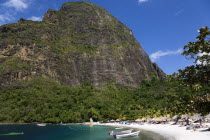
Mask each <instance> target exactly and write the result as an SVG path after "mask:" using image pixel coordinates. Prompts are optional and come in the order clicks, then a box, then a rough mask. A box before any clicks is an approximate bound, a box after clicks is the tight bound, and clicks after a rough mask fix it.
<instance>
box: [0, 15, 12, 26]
mask: <svg viewBox="0 0 210 140" xmlns="http://www.w3.org/2000/svg"><path fill="white" fill-rule="evenodd" d="M12 20H14V17H13V16H12V15H11V14H9V13H5V14H0V25H2V24H5V23H6V22H8V21H12Z"/></svg>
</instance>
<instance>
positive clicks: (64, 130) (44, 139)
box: [0, 125, 165, 140]
mask: <svg viewBox="0 0 210 140" xmlns="http://www.w3.org/2000/svg"><path fill="white" fill-rule="evenodd" d="M112 130H113V131H121V130H117V129H115V128H114V127H107V126H93V127H90V126H88V125H87V126H86V125H47V126H45V127H40V126H36V125H0V134H5V133H11V132H24V135H17V136H0V140H114V138H113V136H110V135H108V134H107V132H108V131H112ZM122 139H123V140H165V138H163V137H162V136H160V135H157V134H154V133H151V132H147V131H141V132H140V134H139V136H138V137H130V138H122Z"/></svg>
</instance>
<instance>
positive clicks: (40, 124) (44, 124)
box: [37, 123, 47, 126]
mask: <svg viewBox="0 0 210 140" xmlns="http://www.w3.org/2000/svg"><path fill="white" fill-rule="evenodd" d="M46 125H47V124H46V123H38V124H37V126H46Z"/></svg>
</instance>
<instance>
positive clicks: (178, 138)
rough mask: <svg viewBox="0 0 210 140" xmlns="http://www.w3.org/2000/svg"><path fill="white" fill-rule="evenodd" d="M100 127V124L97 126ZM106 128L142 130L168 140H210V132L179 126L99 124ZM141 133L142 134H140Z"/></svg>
mask: <svg viewBox="0 0 210 140" xmlns="http://www.w3.org/2000/svg"><path fill="white" fill-rule="evenodd" d="M97 125H98V124H97ZM99 125H104V126H113V127H130V128H136V129H140V130H146V131H151V132H154V133H157V134H159V135H162V136H163V137H165V138H166V139H167V140H199V139H200V140H209V139H210V131H205V132H200V131H199V130H197V131H193V130H186V127H180V126H178V125H171V124H141V125H139V124H130V125H126V124H116V123H108V124H99ZM140 133H141V132H140Z"/></svg>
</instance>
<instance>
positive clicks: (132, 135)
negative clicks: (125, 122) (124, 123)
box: [113, 131, 140, 139]
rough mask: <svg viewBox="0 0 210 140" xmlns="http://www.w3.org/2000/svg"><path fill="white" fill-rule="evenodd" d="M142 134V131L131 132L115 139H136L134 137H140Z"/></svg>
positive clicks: (116, 136) (115, 136)
mask: <svg viewBox="0 0 210 140" xmlns="http://www.w3.org/2000/svg"><path fill="white" fill-rule="evenodd" d="M139 133H140V131H136V132H131V133H127V134H121V135H118V134H117V135H113V136H114V138H116V139H119V138H125V137H134V136H138V135H139Z"/></svg>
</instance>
